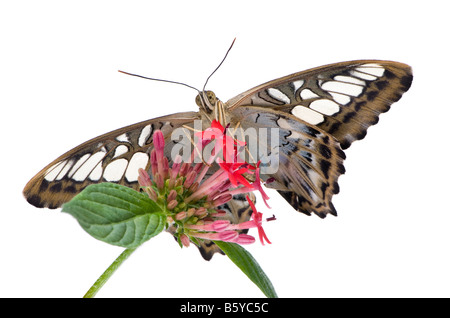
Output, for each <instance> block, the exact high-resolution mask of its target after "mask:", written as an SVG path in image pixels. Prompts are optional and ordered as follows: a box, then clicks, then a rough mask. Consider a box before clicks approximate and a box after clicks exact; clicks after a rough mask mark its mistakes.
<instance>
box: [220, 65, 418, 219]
mask: <svg viewBox="0 0 450 318" xmlns="http://www.w3.org/2000/svg"><path fill="white" fill-rule="evenodd" d="M411 83H412V71H411V68H410V67H409V66H408V65H406V64H402V63H397V62H390V61H378V60H360V61H350V62H343V63H337V64H331V65H326V66H322V67H318V68H314V69H310V70H307V71H304V72H300V73H295V74H292V75H288V76H285V77H282V78H279V79H276V80H273V81H270V82H267V83H265V84H262V85H260V86H257V87H255V88H253V89H251V90H248V91H247V92H245V93H242V94H240V95H238V96H236V97H234V98H232V99H231V100H229V101H228V102H227V103H226V104H225V107H226V109H227V111H228V112H229V114H230V116H231V118H232V121H234V125H236V126H240V127H242V128H243V129H246V128H248V127H252V126H256V127H265V128H279V129H280V149H279V158H280V164H279V169H278V171H277V172H276V173H273V174H269V175H267V176H266V179H267V177H272V178H273V179H274V180H275V181H274V182H272V183H269V184H267V186H268V187H271V188H275V189H277V190H278V192H279V193H280V194H281V195H282V196H283V197H284V198H285V199H286V200H287V201H288V202H289V203H290V204H291V205H292V206H293V207H294V208H295V209H296V210H297V211H300V212H303V213H306V214H308V215H309V214H311V213H312V212H314V213H315V214H317V215H319V216H320V217H325V216H326V215H327V214H333V215H336V210H335V209H334V207H333V205H332V203H331V197H332V195H333V194H336V193H338V191H339V187H338V183H337V178H338V177H339V175H340V174H342V173H344V171H345V169H344V166H343V160H344V158H345V155H344V153H343V152H342V150H341V149H346V148H348V147H349V146H350V145H351V143H352V142H353V141H355V140H359V139H362V138H364V136H365V135H366V132H367V129H368V128H369V127H370V126H371V125H374V124H376V123H377V122H378V116H379V114H381V113H383V112H386V111H388V110H389V107H390V105H391V104H392V103H394V102H396V101H398V100H399V99H400V97H401V96H402V94H403V93H404V92H406V91H407V90H408V89H409V87H410V85H411ZM267 143H268V142H267ZM267 143H266V141H264V140H260V141H259V145H260V147H261V146H262V147H266V145H267Z"/></svg>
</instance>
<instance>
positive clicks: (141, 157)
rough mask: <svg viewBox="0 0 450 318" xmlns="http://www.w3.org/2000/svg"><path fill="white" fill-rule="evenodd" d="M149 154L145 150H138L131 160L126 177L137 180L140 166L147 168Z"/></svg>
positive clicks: (129, 179)
mask: <svg viewBox="0 0 450 318" xmlns="http://www.w3.org/2000/svg"><path fill="white" fill-rule="evenodd" d="M148 160H149V158H148V155H147V154H145V153H143V152H136V153H135V154H134V155H133V157H132V158H131V160H130V163H129V165H128V168H127V171H126V172H125V178H127V180H128V181H129V182H133V181H137V178H138V170H139V168H142V169H145V167H146V166H147V163H148Z"/></svg>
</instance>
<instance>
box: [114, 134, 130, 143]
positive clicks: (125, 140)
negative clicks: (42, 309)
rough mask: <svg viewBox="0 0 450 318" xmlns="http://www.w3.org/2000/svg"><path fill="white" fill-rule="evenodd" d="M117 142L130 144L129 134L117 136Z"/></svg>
mask: <svg viewBox="0 0 450 318" xmlns="http://www.w3.org/2000/svg"><path fill="white" fill-rule="evenodd" d="M116 140H117V141H120V142H130V140H129V139H128V136H127V134H122V135H120V136H117V137H116Z"/></svg>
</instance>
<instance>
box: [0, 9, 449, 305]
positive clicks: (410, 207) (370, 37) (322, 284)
mask: <svg viewBox="0 0 450 318" xmlns="http://www.w3.org/2000/svg"><path fill="white" fill-rule="evenodd" d="M217 3H219V2H218V1H126V2H125V1H111V0H108V1H92V0H89V1H70V2H69V1H8V2H6V1H4V2H2V4H1V5H0V30H1V35H0V36H1V42H0V43H1V45H2V48H1V50H0V55H1V58H0V64H1V65H0V103H1V107H2V108H1V110H2V114H1V116H0V120H1V125H0V129H1V137H2V140H1V156H0V158H1V171H2V174H1V176H2V178H1V181H0V187H1V192H0V193H1V205H2V207H1V209H0V210H1V212H0V213H1V221H0V253H1V255H0V296H1V297H81V296H82V295H83V294H84V293H85V292H86V291H87V289H88V288H89V287H90V286H91V284H92V283H93V282H94V281H95V280H96V279H97V277H98V276H99V275H100V274H101V273H102V272H103V270H104V269H105V268H106V267H107V266H109V264H110V263H111V262H112V261H113V260H114V259H115V257H116V256H118V255H119V254H120V252H121V251H122V249H121V248H118V247H113V246H109V245H107V244H105V243H102V242H100V241H97V240H95V239H93V238H91V237H90V236H89V235H87V234H86V233H85V232H84V231H83V230H82V229H81V228H80V226H79V225H78V223H77V222H76V221H75V219H73V218H72V217H71V216H70V215H68V214H65V213H60V211H59V210H56V211H54V210H43V209H37V208H34V207H33V206H31V205H29V204H28V203H27V202H26V201H25V199H24V198H23V197H22V193H21V192H22V189H23V187H24V186H25V184H26V182H27V181H28V180H29V179H30V178H31V177H32V176H33V175H34V174H36V173H37V172H38V171H39V170H40V169H42V168H43V167H44V166H45V165H47V164H48V163H49V162H51V161H52V160H54V159H55V158H56V157H58V156H59V155H60V154H62V153H63V152H65V151H67V150H69V149H71V148H73V147H75V146H77V145H78V144H80V143H82V142H83V141H85V140H88V139H90V138H92V137H95V136H97V135H100V134H102V133H105V132H108V131H110V130H113V129H116V128H120V127H122V126H125V125H129V124H133V123H135V122H139V121H142V120H145V119H149V118H153V117H157V116H161V115H165V114H169V113H175V112H179V111H188V110H196V107H197V106H196V105H195V103H194V98H195V95H196V93H195V92H194V91H193V90H189V89H187V88H185V87H182V86H177V85H170V84H166V83H158V82H152V81H146V80H143V79H138V78H134V77H130V76H126V75H124V74H120V73H118V72H117V70H119V69H120V70H124V71H128V72H134V73H139V74H142V75H145V76H151V77H159V78H164V79H172V80H177V81H182V82H186V83H188V84H190V85H193V86H197V87H202V85H203V83H204V81H205V79H206V77H207V76H208V75H209V74H210V72H211V71H212V70H213V69H214V68H215V67H216V66H217V64H218V63H219V61H220V60H221V59H222V57H223V55H224V54H225V52H226V50H227V49H228V47H229V45H230V44H231V41H232V40H233V38H235V37H236V38H237V40H236V43H235V46H234V48H233V50H232V51H231V53H230V55H229V57H228V59H227V60H226V62H225V63H224V65H223V66H222V67H221V69H220V70H219V71H218V72H217V73H216V74H215V75H214V77H213V78H212V79H211V81H210V83H209V85H208V88H209V89H212V90H214V91H215V93H216V94H217V95H218V96H219V98H221V99H222V100H223V101H226V100H227V99H229V98H231V97H233V96H235V95H237V94H239V93H241V92H243V91H245V90H247V89H249V88H251V87H253V86H256V85H258V84H260V83H263V82H266V81H268V80H272V79H275V78H277V77H281V76H284V75H287V74H290V73H294V72H297V71H301V70H304V69H307V68H310V67H316V66H320V65H324V64H328V63H332V62H341V61H346V60H352V59H372V58H373V59H389V60H395V61H400V62H404V63H407V64H410V65H411V66H412V67H413V70H414V76H415V78H414V81H413V84H412V87H411V89H410V91H409V92H407V93H406V94H405V95H404V97H403V98H402V99H401V100H400V101H399V102H398V103H397V104H395V105H393V107H392V109H391V111H389V113H387V114H384V115H382V116H381V118H380V122H379V124H378V125H376V126H374V127H372V128H371V129H369V133H368V136H367V137H366V138H365V139H364V140H363V141H359V142H356V143H355V144H353V145H352V147H351V148H350V149H349V150H348V151H346V154H347V160H346V161H345V166H346V170H347V172H346V174H345V175H344V176H342V177H341V178H340V179H339V183H340V188H341V192H340V194H339V195H337V196H335V197H334V198H333V203H334V205H335V207H336V209H337V211H338V213H339V216H338V217H332V216H329V217H327V218H326V219H325V220H322V219H319V218H318V217H316V216H311V217H308V216H305V215H303V214H300V213H296V212H294V211H293V210H292V209H291V208H290V206H289V205H288V204H287V203H286V202H284V200H283V199H281V198H280V197H279V196H278V195H277V194H276V193H270V195H271V199H270V201H269V203H270V205H271V206H272V209H271V210H270V211H267V209H265V207H264V205H263V204H261V203H262V202H260V204H259V205H258V206H259V207H260V210H261V211H263V212H267V213H268V214H267V215H271V214H275V215H276V216H277V221H276V222H271V223H268V224H266V226H265V229H266V233H267V235H268V237H269V238H270V239H271V240H272V243H273V244H272V245H269V246H267V245H266V246H264V247H262V246H261V245H260V244H259V243H256V244H254V245H252V246H250V247H248V249H249V250H250V251H251V253H252V254H253V255H254V256H255V258H256V259H257V260H258V261H259V263H260V265H261V266H262V267H263V269H264V270H265V271H266V273H267V275H268V276H269V277H270V278H271V280H272V282H273V284H274V286H275V288H276V290H277V292H278V295H279V296H280V297H449V296H450V291H449V288H448V286H449V285H450V272H449V270H448V269H449V267H450V255H449V243H450V229H449V227H450V208H449V206H448V196H449V193H448V189H449V186H448V180H449V169H448V160H449V159H448V150H447V148H448V145H449V130H448V128H447V127H446V126H447V125H448V118H449V116H448V115H449V106H450V105H449V98H448V91H449V89H448V74H449V62H448V58H449V56H450V54H449V53H450V50H449V48H448V31H449V27H450V23H449V22H448V9H445V7H444V5H445V2H444V1H427V2H423V1H382V0H380V1H376V2H370V5H368V4H367V3H368V2H363V1H282V0H277V1H222V2H220V3H221V4H217ZM253 234H256V233H255V232H253ZM98 297H263V294H262V293H261V292H260V291H259V290H258V289H257V288H256V287H255V286H254V285H253V284H252V283H251V282H250V281H249V280H248V279H247V278H246V277H245V276H244V275H243V274H242V273H240V271H239V270H238V269H237V268H236V267H235V266H234V265H233V264H232V263H231V262H230V261H229V260H228V259H227V258H225V257H222V256H215V257H214V258H213V260H212V261H211V262H205V261H203V259H202V258H201V257H200V254H199V253H198V251H197V250H196V248H195V247H191V248H188V249H180V248H179V247H178V245H177V244H176V243H175V241H174V240H173V238H172V237H171V236H170V235H168V234H166V233H163V234H161V235H160V236H158V237H156V238H154V239H152V240H150V241H149V242H147V243H145V245H143V246H142V247H141V248H139V249H138V250H137V251H136V252H135V254H133V255H132V256H131V257H130V258H129V259H128V260H127V262H125V264H124V265H123V266H122V267H121V268H120V269H119V270H118V272H116V274H115V275H114V276H113V277H112V278H111V280H110V281H109V282H108V283H107V284H106V285H105V286H104V288H103V289H102V290H101V291H100V292H99V294H98Z"/></svg>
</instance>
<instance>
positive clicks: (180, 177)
mask: <svg viewBox="0 0 450 318" xmlns="http://www.w3.org/2000/svg"><path fill="white" fill-rule="evenodd" d="M196 135H197V136H200V138H201V141H200V143H198V145H197V146H204V145H206V144H207V143H209V142H212V141H214V142H215V144H214V149H213V150H212V153H211V156H210V157H209V158H208V159H207V162H206V164H205V162H204V161H203V162H201V163H197V164H191V163H188V162H184V163H182V162H181V156H177V157H175V158H174V160H173V163H172V164H170V162H169V160H168V158H167V157H165V155H164V147H165V141H164V135H163V133H162V132H161V131H159V130H156V131H155V132H154V133H153V144H154V148H153V150H152V151H151V153H150V165H151V167H150V170H149V171H150V172H151V175H150V176H149V174H148V173H147V172H146V171H144V170H143V169H140V170H139V176H138V181H139V184H140V186H141V188H142V189H143V190H144V192H146V193H147V194H148V195H149V197H150V198H151V199H152V200H153V201H155V202H156V203H157V204H158V205H160V206H161V208H162V210H163V211H165V213H166V220H167V224H166V226H167V230H168V231H170V232H171V233H172V234H173V235H174V236H175V237H177V239H178V242H179V244H180V246H189V242H190V240H191V239H192V241H193V242H198V241H197V240H199V239H200V240H201V239H206V240H213V241H214V240H220V241H225V242H234V243H237V244H252V243H254V242H255V238H254V237H253V236H251V235H248V234H243V233H240V232H241V230H244V229H250V228H255V227H256V228H257V229H258V235H259V239H260V241H261V243H262V244H263V245H264V244H265V242H267V243H269V244H271V242H270V241H269V239H268V238H267V236H266V234H265V232H264V230H263V228H262V222H263V220H262V213H260V212H258V211H257V210H256V207H255V205H254V203H253V202H252V201H251V200H250V199H249V198H248V196H247V201H248V202H249V204H250V206H251V208H252V210H253V213H252V215H251V219H250V220H249V221H245V222H242V223H238V224H235V223H234V224H233V223H231V222H230V221H229V220H228V219H225V218H226V217H227V212H225V211H223V210H218V209H217V207H218V206H220V205H223V204H225V203H227V202H229V201H230V200H231V199H232V197H233V195H235V194H238V193H248V192H251V191H255V190H258V191H260V192H261V195H262V197H263V199H264V202H265V204H266V205H267V202H266V200H267V199H269V197H268V196H267V195H266V193H265V192H264V190H263V189H262V186H261V179H260V175H259V164H260V163H259V162H258V164H257V165H256V167H253V166H252V165H250V164H248V163H246V162H238V161H239V160H238V159H240V158H239V149H238V147H239V146H244V145H245V142H242V141H238V140H234V139H233V138H231V137H230V136H227V134H226V128H224V127H223V126H222V125H221V124H220V123H219V122H218V121H216V120H213V122H212V123H211V127H210V128H207V129H206V130H205V131H202V132H199V133H196ZM195 151H196V150H195ZM220 152H222V154H223V159H222V158H219V157H217V154H219V153H220ZM195 154H196V153H195V152H193V153H192V155H191V158H193V157H194V155H195ZM202 160H203V158H202ZM213 164H218V165H219V169H216V170H215V171H214V173H213V174H212V175H209V177H208V178H206V176H208V169H209V168H210V166H212V165H213ZM252 174H255V181H254V182H251V181H249V180H248V179H247V178H246V175H252ZM267 206H268V205H267ZM273 219H274V218H273ZM267 221H269V219H267Z"/></svg>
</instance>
